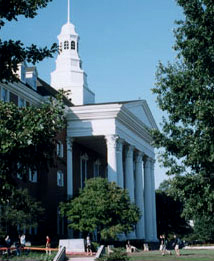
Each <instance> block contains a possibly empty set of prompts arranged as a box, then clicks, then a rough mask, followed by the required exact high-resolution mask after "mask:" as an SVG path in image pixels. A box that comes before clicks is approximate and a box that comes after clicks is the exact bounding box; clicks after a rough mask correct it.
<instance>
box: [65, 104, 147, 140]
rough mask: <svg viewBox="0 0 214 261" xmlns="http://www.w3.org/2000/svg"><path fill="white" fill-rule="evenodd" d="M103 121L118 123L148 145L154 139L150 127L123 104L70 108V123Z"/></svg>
mask: <svg viewBox="0 0 214 261" xmlns="http://www.w3.org/2000/svg"><path fill="white" fill-rule="evenodd" d="M103 119H112V120H115V121H118V122H120V123H121V124H122V125H123V126H125V127H126V128H128V129H129V130H131V131H132V132H133V133H135V134H136V135H137V136H139V137H140V138H142V139H144V140H146V141H147V142H148V143H151V141H152V137H151V135H150V133H149V130H148V129H149V127H148V126H147V125H146V124H145V123H143V122H142V121H141V120H139V118H138V117H136V116H135V115H134V114H133V113H132V112H130V111H129V110H128V109H127V108H125V106H124V105H123V104H101V105H100V104H99V105H96V104H94V105H89V106H87V105H86V106H74V107H71V108H70V112H68V114H67V120H68V121H81V120H82V121H83V120H84V121H91V120H103ZM115 124H116V123H115ZM116 127H117V126H116Z"/></svg>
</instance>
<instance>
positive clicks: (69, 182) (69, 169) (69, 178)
mask: <svg viewBox="0 0 214 261" xmlns="http://www.w3.org/2000/svg"><path fill="white" fill-rule="evenodd" d="M73 141H74V139H73V138H71V137H67V198H68V199H69V198H71V197H72V196H73ZM67 233H68V238H73V230H72V229H71V228H67Z"/></svg>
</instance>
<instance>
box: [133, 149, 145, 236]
mask: <svg viewBox="0 0 214 261" xmlns="http://www.w3.org/2000/svg"><path fill="white" fill-rule="evenodd" d="M142 158H143V153H142V152H140V151H138V152H137V155H136V169H135V190H136V202H135V203H136V205H137V206H138V208H139V209H140V212H141V218H140V220H139V221H138V223H137V227H136V236H137V239H144V238H145V221H144V217H145V212H144V195H143V194H144V188H143V171H142V164H143V163H142Z"/></svg>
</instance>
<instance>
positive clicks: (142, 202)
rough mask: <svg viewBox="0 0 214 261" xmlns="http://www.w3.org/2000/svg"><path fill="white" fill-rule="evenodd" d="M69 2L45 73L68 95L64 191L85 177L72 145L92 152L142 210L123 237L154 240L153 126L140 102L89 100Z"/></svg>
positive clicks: (83, 156)
mask: <svg viewBox="0 0 214 261" xmlns="http://www.w3.org/2000/svg"><path fill="white" fill-rule="evenodd" d="M69 5H70V2H69V0H68V21H67V23H66V24H65V25H63V26H62V29H61V33H60V34H59V35H58V40H59V46H60V53H59V54H58V57H57V59H56V70H55V71H53V72H52V73H51V86H52V87H54V88H55V89H57V90H59V89H62V88H63V89H64V90H70V91H71V92H70V96H69V98H70V99H71V102H72V103H73V104H74V106H72V107H70V110H69V112H68V114H67V123H68V124H67V126H68V127H67V194H68V196H72V195H73V193H74V191H75V190H76V189H77V188H79V187H81V186H82V185H83V182H84V179H85V178H87V177H88V178H89V177H91V175H89V173H88V172H90V171H89V168H88V167H87V164H88V163H89V160H90V157H89V155H88V154H87V152H81V151H80V152H79V161H78V162H80V164H79V166H77V164H76V156H75V155H76V154H75V150H76V148H75V146H76V145H77V144H78V146H79V147H81V146H83V147H85V148H86V149H87V150H91V151H93V152H94V153H95V154H96V155H98V156H96V157H97V159H96V160H94V165H96V164H97V165H98V166H99V165H101V161H102V160H101V159H103V161H104V162H105V161H106V170H105V172H106V174H105V175H106V177H107V178H108V180H109V181H111V182H116V183H117V184H118V185H119V186H120V187H122V188H126V189H127V190H128V191H129V195H130V198H131V200H132V201H133V202H135V203H136V205H137V206H138V207H139V208H140V210H141V211H142V213H143V214H142V217H141V219H140V221H139V222H138V224H137V226H136V231H133V232H132V233H130V235H129V236H128V237H129V238H130V239H145V240H146V241H156V240H157V227H156V206H155V184H154V162H155V160H154V159H155V154H154V148H153V147H152V145H151V141H152V138H151V135H150V133H149V131H148V129H151V128H157V125H156V123H155V121H154V118H153V116H152V113H151V111H150V109H149V107H148V105H147V102H146V101H145V100H135V101H124V102H113V103H112V102H109V103H108V102H107V103H102V104H97V103H95V94H94V93H93V92H92V91H91V90H90V89H89V87H88V85H87V76H86V74H85V72H84V71H83V69H82V68H81V60H80V58H79V54H78V41H79V36H78V34H77V33H76V31H75V26H74V25H73V24H72V23H71V22H70V14H69V9H70V6H69ZM74 144H76V145H75V146H74ZM80 150H81V149H80ZM104 165H105V164H104ZM94 168H95V167H94ZM77 169H79V171H77ZM78 172H79V176H80V177H79V178H77V177H76V176H77V174H76V173H78ZM93 175H96V174H93Z"/></svg>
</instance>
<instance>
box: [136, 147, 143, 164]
mask: <svg viewBox="0 0 214 261" xmlns="http://www.w3.org/2000/svg"><path fill="white" fill-rule="evenodd" d="M143 156H144V152H142V151H139V150H138V151H136V158H135V161H136V163H140V162H142V161H143Z"/></svg>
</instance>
